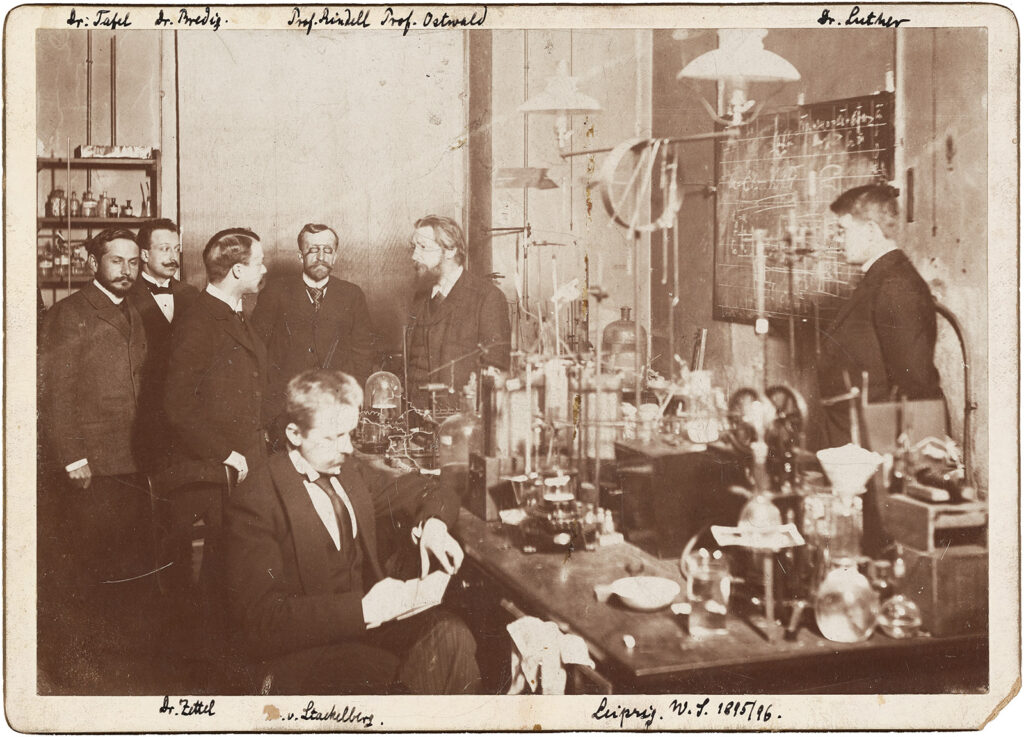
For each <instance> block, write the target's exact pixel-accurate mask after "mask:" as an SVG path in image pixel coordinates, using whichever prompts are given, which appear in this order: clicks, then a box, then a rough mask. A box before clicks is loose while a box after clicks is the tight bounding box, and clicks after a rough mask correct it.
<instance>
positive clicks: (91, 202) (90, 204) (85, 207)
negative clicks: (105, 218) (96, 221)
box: [82, 189, 99, 218]
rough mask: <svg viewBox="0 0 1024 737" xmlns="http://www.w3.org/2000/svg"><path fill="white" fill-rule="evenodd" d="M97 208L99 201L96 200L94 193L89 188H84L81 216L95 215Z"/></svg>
mask: <svg viewBox="0 0 1024 737" xmlns="http://www.w3.org/2000/svg"><path fill="white" fill-rule="evenodd" d="M98 208H99V202H97V200H96V195H94V194H93V193H92V190H91V189H87V190H85V193H84V194H83V195H82V217H84V218H94V217H96V211H97V209H98Z"/></svg>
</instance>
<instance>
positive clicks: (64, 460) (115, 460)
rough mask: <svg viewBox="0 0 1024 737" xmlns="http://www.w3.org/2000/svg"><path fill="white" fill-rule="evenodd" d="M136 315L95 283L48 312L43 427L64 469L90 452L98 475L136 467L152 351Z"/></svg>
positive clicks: (43, 352)
mask: <svg viewBox="0 0 1024 737" xmlns="http://www.w3.org/2000/svg"><path fill="white" fill-rule="evenodd" d="M128 309H129V314H130V320H131V323H130V324H129V319H128V318H126V317H125V314H124V312H123V311H122V309H121V307H119V306H118V305H115V304H114V303H113V302H111V301H110V298H109V297H107V296H106V295H105V294H104V293H103V292H101V291H100V290H99V288H98V287H96V285H95V284H93V283H91V282H90V283H89V284H87V285H86V286H84V287H82V288H81V289H80V290H79V291H77V292H75V293H74V294H72V295H70V296H69V297H67V298H65V299H62V300H61V301H60V302H58V303H57V304H55V305H54V306H53V307H52V308H51V309H50V310H48V311H47V313H46V316H45V317H44V319H43V325H42V333H41V335H40V338H39V342H40V349H41V360H42V375H41V382H40V386H39V404H40V411H41V413H42V419H43V428H44V430H45V432H46V436H47V439H48V444H49V446H50V448H51V451H52V452H53V454H54V456H55V460H56V461H57V463H58V464H59V465H60V466H61V467H62V468H63V467H64V466H67V465H68V464H70V463H74V462H75V461H77V460H80V459H82V458H85V459H87V460H88V461H89V468H90V470H91V471H92V474H93V475H94V476H115V475H120V474H126V473H134V472H135V471H137V470H138V463H137V460H136V458H135V456H134V455H133V446H134V445H135V436H136V433H137V431H138V427H137V424H138V423H137V408H138V401H139V395H140V392H141V389H142V368H143V365H144V361H145V358H146V335H145V331H144V329H143V325H142V317H141V315H139V313H138V311H137V310H136V309H135V308H134V307H131V306H129V308H128Z"/></svg>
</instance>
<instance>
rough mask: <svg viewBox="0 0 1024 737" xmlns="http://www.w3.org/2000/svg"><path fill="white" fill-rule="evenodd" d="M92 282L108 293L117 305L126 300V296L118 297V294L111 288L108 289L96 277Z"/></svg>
mask: <svg viewBox="0 0 1024 737" xmlns="http://www.w3.org/2000/svg"><path fill="white" fill-rule="evenodd" d="M92 283H93V284H95V285H96V288H97V289H99V290H100V291H101V292H103V293H104V294H105V295H107V296H108V297H109V298H110V301H111V302H113V303H114V304H115V305H119V304H121V303H122V302H123V301H124V297H118V296H117V295H116V294H114V293H113V292H111V291H110V290H109V289H107V288H106V287H105V286H103V285H102V284H100V283H99V282H98V281H96V280H95V279H93V280H92Z"/></svg>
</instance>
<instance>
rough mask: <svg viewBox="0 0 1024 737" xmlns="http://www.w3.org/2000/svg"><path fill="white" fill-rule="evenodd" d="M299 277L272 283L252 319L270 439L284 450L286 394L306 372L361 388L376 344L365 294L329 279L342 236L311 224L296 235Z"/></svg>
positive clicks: (287, 276) (254, 311)
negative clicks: (264, 362)
mask: <svg viewBox="0 0 1024 737" xmlns="http://www.w3.org/2000/svg"><path fill="white" fill-rule="evenodd" d="M298 245H299V260H300V261H301V262H302V273H301V274H288V275H286V276H280V277H277V278H275V279H270V280H269V281H268V283H267V285H266V287H265V288H264V289H263V291H262V292H260V296H259V300H258V301H257V302H256V308H255V309H254V310H253V313H252V322H253V327H254V328H255V329H256V332H257V333H258V334H259V336H260V338H262V340H263V342H264V343H265V344H266V346H267V358H268V368H269V375H268V377H267V378H268V382H267V386H268V391H267V401H266V405H265V414H266V417H267V419H268V420H269V423H270V429H271V439H272V440H273V441H275V444H277V445H280V446H281V447H283V442H284V434H283V432H284V424H283V422H282V414H283V412H284V390H285V387H286V386H287V385H288V382H289V381H290V380H291V378H292V377H293V376H295V375H297V374H299V373H301V372H303V371H306V370H307V369H314V368H320V369H327V368H333V369H338V370H339V371H343V372H345V373H347V374H349V375H350V376H352V377H354V378H355V379H356V381H358V382H359V384H360V386H362V385H363V384H364V383H365V382H366V377H367V376H368V375H369V374H370V371H371V366H372V360H373V340H372V333H371V327H370V313H369V310H368V309H367V306H366V297H365V296H364V295H363V290H361V289H360V288H359V287H357V286H356V285H355V284H353V283H351V282H348V281H345V280H343V279H339V278H338V277H336V276H332V275H331V271H332V270H333V269H334V263H335V260H336V259H337V257H338V250H339V248H338V246H339V244H338V234H337V233H335V232H334V230H333V229H331V228H330V227H328V226H326V225H320V224H316V223H307V224H306V225H304V226H302V230H300V231H299V235H298Z"/></svg>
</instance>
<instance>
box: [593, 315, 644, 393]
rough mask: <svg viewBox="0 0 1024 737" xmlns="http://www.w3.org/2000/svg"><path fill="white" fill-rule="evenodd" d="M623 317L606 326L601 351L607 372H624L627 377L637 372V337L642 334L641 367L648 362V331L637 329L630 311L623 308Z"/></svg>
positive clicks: (602, 335) (602, 334)
mask: <svg viewBox="0 0 1024 737" xmlns="http://www.w3.org/2000/svg"><path fill="white" fill-rule="evenodd" d="M621 310H622V317H621V318H620V319H618V320H616V321H615V322H611V323H608V324H607V325H605V328H604V332H602V333H601V350H602V351H604V365H605V370H607V371H622V372H624V373H625V375H626V376H627V377H632V376H634V375H635V371H636V336H637V331H639V332H640V365H641V366H643V365H644V364H645V363H646V362H647V331H646V330H644V329H643V327H637V324H636V322H634V321H633V320H632V319H631V318H630V315H629V313H630V309H629V308H628V307H623V308H621Z"/></svg>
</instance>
